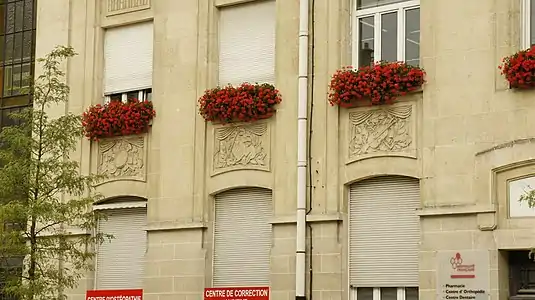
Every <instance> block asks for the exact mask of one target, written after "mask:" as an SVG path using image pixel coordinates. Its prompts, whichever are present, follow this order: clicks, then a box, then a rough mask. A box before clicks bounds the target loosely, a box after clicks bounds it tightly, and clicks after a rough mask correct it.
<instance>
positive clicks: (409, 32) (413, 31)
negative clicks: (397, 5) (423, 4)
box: [405, 8, 420, 66]
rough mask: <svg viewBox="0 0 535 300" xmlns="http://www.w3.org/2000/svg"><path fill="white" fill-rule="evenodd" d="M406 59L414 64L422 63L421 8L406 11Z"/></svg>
mask: <svg viewBox="0 0 535 300" xmlns="http://www.w3.org/2000/svg"><path fill="white" fill-rule="evenodd" d="M405 61H406V62H407V63H408V64H410V65H413V66H418V65H420V9H419V8H415V9H411V10H407V11H406V13H405Z"/></svg>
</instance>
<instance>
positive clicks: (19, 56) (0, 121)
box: [0, 0, 37, 300]
mask: <svg viewBox="0 0 535 300" xmlns="http://www.w3.org/2000/svg"><path fill="white" fill-rule="evenodd" d="M36 3H37V0H0V131H1V130H2V128H5V127H7V126H12V125H15V121H14V120H13V119H12V118H10V114H11V113H13V112H17V111H20V110H22V109H24V108H26V107H29V106H30V105H31V103H32V101H31V97H30V94H29V92H30V91H29V87H30V83H31V79H32V78H33V76H34V66H35V27H36V7H37V6H36ZM3 225H6V224H0V226H3ZM21 266H22V259H20V258H13V257H1V256H0V300H15V298H13V297H11V296H9V295H6V294H5V293H3V292H2V287H3V286H4V283H5V281H4V279H5V278H6V276H8V275H9V274H12V273H13V272H17V273H20V272H21V271H22V269H21Z"/></svg>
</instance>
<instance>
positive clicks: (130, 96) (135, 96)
mask: <svg viewBox="0 0 535 300" xmlns="http://www.w3.org/2000/svg"><path fill="white" fill-rule="evenodd" d="M137 100H139V92H138V91H135V92H128V93H127V94H126V101H127V102H132V101H137Z"/></svg>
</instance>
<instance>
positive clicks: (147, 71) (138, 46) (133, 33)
mask: <svg viewBox="0 0 535 300" xmlns="http://www.w3.org/2000/svg"><path fill="white" fill-rule="evenodd" d="M152 51H153V25H152V22H144V23H138V24H133V25H125V26H120V27H115V28H110V29H107V30H106V32H105V35H104V93H105V94H113V93H119V92H126V91H136V90H142V89H146V88H150V87H152Z"/></svg>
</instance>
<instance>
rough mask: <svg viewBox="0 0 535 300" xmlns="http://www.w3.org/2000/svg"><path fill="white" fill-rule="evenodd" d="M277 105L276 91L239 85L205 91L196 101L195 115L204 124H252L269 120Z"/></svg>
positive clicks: (268, 86) (244, 84) (257, 86)
mask: <svg viewBox="0 0 535 300" xmlns="http://www.w3.org/2000/svg"><path fill="white" fill-rule="evenodd" d="M281 101H282V98H281V96H280V94H279V91H278V90H277V89H276V88H275V87H274V86H273V85H271V84H268V83H263V84H250V83H243V84H241V85H239V86H236V87H235V86H231V85H229V86H225V87H216V88H213V89H210V90H207V91H205V93H204V95H203V96H202V97H201V98H200V99H199V112H200V114H201V116H202V117H203V118H204V119H205V120H206V121H212V122H221V123H223V124H225V123H231V122H253V121H256V120H260V119H266V118H269V117H271V116H273V114H274V113H275V106H276V105H277V104H279V103H280V102H281Z"/></svg>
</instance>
